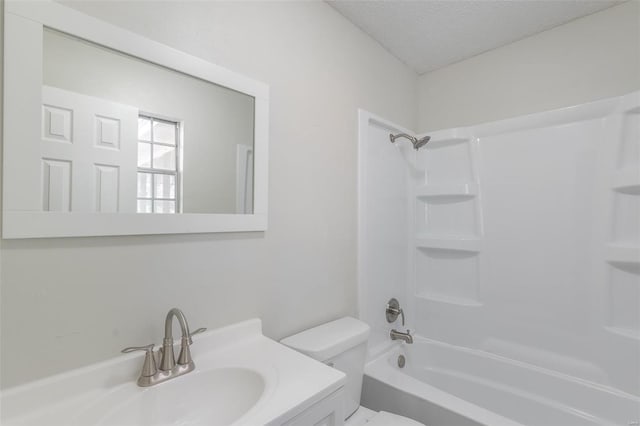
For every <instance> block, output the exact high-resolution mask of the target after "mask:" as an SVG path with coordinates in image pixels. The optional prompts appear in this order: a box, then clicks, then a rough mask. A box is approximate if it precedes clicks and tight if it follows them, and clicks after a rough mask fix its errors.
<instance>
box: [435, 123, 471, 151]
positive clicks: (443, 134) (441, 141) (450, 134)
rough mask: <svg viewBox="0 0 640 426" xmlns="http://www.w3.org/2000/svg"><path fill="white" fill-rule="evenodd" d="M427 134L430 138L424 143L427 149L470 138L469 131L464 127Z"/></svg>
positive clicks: (465, 140) (461, 141)
mask: <svg viewBox="0 0 640 426" xmlns="http://www.w3.org/2000/svg"><path fill="white" fill-rule="evenodd" d="M423 136H424V135H423ZM429 136H431V139H430V140H429V143H427V144H426V145H425V147H426V148H427V149H430V148H440V147H443V146H446V145H455V144H459V143H464V142H468V141H469V140H471V138H472V136H471V133H470V132H469V131H468V130H467V129H464V128H458V129H448V130H440V131H437V132H433V133H429Z"/></svg>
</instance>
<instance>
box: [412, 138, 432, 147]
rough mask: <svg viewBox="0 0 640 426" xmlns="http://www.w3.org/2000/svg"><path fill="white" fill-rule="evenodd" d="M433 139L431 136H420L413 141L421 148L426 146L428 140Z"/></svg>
mask: <svg viewBox="0 0 640 426" xmlns="http://www.w3.org/2000/svg"><path fill="white" fill-rule="evenodd" d="M430 140H431V136H425V137H423V138H420V139H418V140H416V141H415V142H413V147H414V148H415V149H416V150H417V149H419V148H422V147H423V146H425V145H426V144H427V142H429V141H430Z"/></svg>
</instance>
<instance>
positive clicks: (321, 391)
mask: <svg viewBox="0 0 640 426" xmlns="http://www.w3.org/2000/svg"><path fill="white" fill-rule="evenodd" d="M193 340H194V344H193V345H192V346H191V353H192V355H193V360H194V362H195V364H196V368H195V370H194V371H192V372H190V373H188V374H185V375H184V376H180V377H176V378H175V379H172V380H168V381H166V382H163V383H160V384H158V385H155V386H151V387H148V388H141V387H139V386H137V385H136V379H137V377H138V375H139V374H140V369H141V368H142V360H143V358H144V356H143V355H142V354H128V355H120V356H118V357H116V358H113V359H111V360H109V361H106V362H102V363H99V364H94V365H90V366H88V367H84V368H81V369H78V370H73V371H70V372H67V373H64V374H61V375H58V376H53V377H50V378H47V379H44V380H40V381H37V382H33V383H28V384H26V385H22V386H18V387H15V388H12V389H7V390H4V391H2V393H1V394H0V402H1V405H2V412H1V413H0V414H1V417H0V423H1V424H2V425H3V426H42V425H47V426H63V425H64V426H134V425H135V426H151V425H153V426H169V425H171V426H185V425H188V426H256V425H268V426H275V425H281V424H283V423H285V422H287V421H288V420H289V419H291V418H292V417H293V416H295V415H297V414H299V413H300V412H301V411H302V410H304V409H306V408H307V407H309V406H310V405H312V404H315V403H316V402H318V401H320V400H321V399H322V398H325V397H327V396H328V395H330V394H331V393H333V392H335V391H336V390H338V389H339V388H340V387H341V386H343V385H344V382H345V377H344V374H343V373H341V372H339V371H337V370H335V369H333V368H330V367H327V366H326V365H324V364H322V363H320V362H317V361H314V360H312V359H310V358H307V357H306V356H304V355H302V354H300V353H298V352H295V351H293V350H292V349H289V348H287V347H285V346H283V345H281V344H279V343H277V342H275V341H273V340H271V339H269V338H267V337H265V336H263V335H262V324H261V322H260V320H257V319H253V320H248V321H244V322H241V323H238V324H234V325H230V326H227V327H224V328H221V329H218V330H212V331H208V332H205V333H202V334H200V335H197V336H195V337H194V338H193Z"/></svg>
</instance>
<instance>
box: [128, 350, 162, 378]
mask: <svg viewBox="0 0 640 426" xmlns="http://www.w3.org/2000/svg"><path fill="white" fill-rule="evenodd" d="M154 347H155V345H154V344H153V343H151V344H150V345H146V346H130V347H128V348H124V349H123V350H122V351H121V352H122V353H123V354H128V353H130V352H135V351H145V354H144V364H143V365H142V372H141V373H140V377H151V376H153V375H154V374H156V372H157V371H158V367H157V366H156V358H155V356H154V355H153V348H154Z"/></svg>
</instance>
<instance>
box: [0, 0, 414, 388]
mask: <svg viewBox="0 0 640 426" xmlns="http://www.w3.org/2000/svg"><path fill="white" fill-rule="evenodd" d="M74 7H77V8H78V9H81V10H83V11H86V12H88V13H91V14H93V15H95V16H98V17H100V18H101V19H104V20H107V21H110V22H113V23H115V24H117V25H120V26H122V27H125V28H127V29H130V30H133V31H136V32H139V33H141V34H143V35H145V36H147V37H149V38H152V39H155V40H157V41H160V42H162V43H165V44H168V45H170V46H172V47H175V48H177V49H180V50H183V51H186V52H188V53H190V54H193V55H196V56H200V57H202V58H204V59H206V60H209V61H211V62H214V63H216V64H219V65H221V66H224V67H227V68H229V69H232V70H234V71H237V72H239V73H242V74H245V75H247V76H249V77H251V78H254V79H257V80H260V81H263V82H265V83H267V84H269V85H270V86H271V104H270V107H271V118H270V158H269V160H270V176H269V178H270V180H269V229H268V231H267V232H266V233H264V234H263V233H246V234H231V235H229V234H220V235H213V234H209V235H181V236H147V237H108V238H102V237H101V238H70V239H46V240H32V241H8V240H3V241H2V251H1V256H2V262H1V279H2V284H1V285H2V287H1V290H2V294H1V303H2V305H1V308H2V311H1V317H0V323H1V330H0V331H1V338H2V340H1V344H2V345H1V347H2V352H1V355H2V356H1V362H2V364H1V369H2V386H4V387H7V386H11V385H15V384H18V383H22V382H25V381H28V380H32V379H35V378H39V377H43V376H46V375H50V374H53V373H56V372H61V371H64V370H68V369H71V368H76V367H79V366H82V365H86V364H90V363H93V362H96V361H100V360H103V359H106V358H110V357H113V356H116V355H118V354H119V350H120V349H121V348H123V347H125V346H130V345H134V344H146V343H150V342H156V343H158V342H159V341H160V339H161V337H162V334H163V332H162V326H163V321H164V315H165V314H166V312H167V310H168V309H169V308H171V307H173V306H177V307H180V308H182V309H183V310H184V312H185V313H186V315H187V317H188V319H189V321H190V324H191V325H192V326H193V327H201V326H206V327H211V328H215V327H219V326H223V325H225V324H230V323H233V322H236V321H240V320H243V319H247V318H251V317H260V318H262V320H263V322H264V331H265V333H266V334H267V335H268V336H270V337H273V338H275V339H279V338H281V337H284V336H286V335H289V334H291V333H294V332H297V331H300V330H302V329H304V328H308V327H310V326H313V325H317V324H319V323H321V322H324V321H327V320H331V319H334V318H337V317H340V316H343V315H348V314H351V315H353V314H355V306H356V205H357V196H356V195H357V194H356V164H357V161H356V159H357V157H356V155H357V152H356V148H357V114H356V109H357V108H360V107H361V108H366V109H368V110H370V111H372V112H374V113H376V114H379V115H382V116H384V117H388V118H389V119H391V120H394V121H396V122H398V123H400V124H402V125H404V126H407V127H411V128H413V127H416V126H415V125H416V120H415V118H416V114H415V111H416V108H415V106H416V104H417V98H416V96H417V94H416V90H415V88H416V83H417V76H416V75H415V74H414V73H413V72H412V71H411V70H409V69H408V68H407V67H406V66H405V65H403V64H402V63H400V62H399V61H398V60H396V59H395V58H393V57H392V56H391V55H390V54H389V53H387V52H386V51H385V50H384V49H383V48H382V47H380V46H379V45H378V44H377V43H375V42H374V41H372V40H371V39H370V38H369V37H367V36H366V35H365V34H364V33H362V32H361V31H360V30H359V29H357V28H356V27H355V26H353V25H352V24H351V23H349V22H348V21H347V20H346V19H345V18H343V17H342V16H341V15H340V14H338V13H337V12H336V11H334V10H333V9H332V8H331V7H329V6H328V5H326V4H325V3H322V2H256V3H252V2H249V3H248V2H190V3H181V2H164V1H158V2H148V1H144V2H129V1H128V2H107V3H104V2H79V3H76V4H74Z"/></svg>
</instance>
